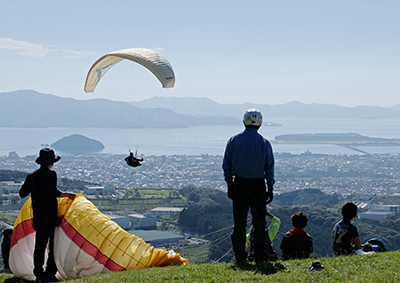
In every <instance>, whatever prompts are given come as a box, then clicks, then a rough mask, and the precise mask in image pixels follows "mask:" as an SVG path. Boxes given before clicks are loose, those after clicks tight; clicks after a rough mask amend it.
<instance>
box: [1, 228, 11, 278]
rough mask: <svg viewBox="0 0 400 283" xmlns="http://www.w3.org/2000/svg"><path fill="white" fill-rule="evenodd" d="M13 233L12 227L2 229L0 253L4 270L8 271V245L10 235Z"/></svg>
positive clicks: (9, 245) (9, 244)
mask: <svg viewBox="0 0 400 283" xmlns="http://www.w3.org/2000/svg"><path fill="white" fill-rule="evenodd" d="M12 234H13V229H5V230H4V231H3V242H2V243H1V255H2V257H3V263H4V269H5V271H6V272H10V273H11V270H10V266H9V263H8V262H9V258H10V247H11V237H12Z"/></svg>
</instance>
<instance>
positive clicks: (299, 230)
mask: <svg viewBox="0 0 400 283" xmlns="http://www.w3.org/2000/svg"><path fill="white" fill-rule="evenodd" d="M307 222H308V218H307V215H306V214H305V213H304V212H301V211H298V212H296V213H295V214H293V215H292V226H293V230H290V231H288V232H286V234H285V236H283V239H282V243H281V246H280V248H281V251H282V258H281V259H282V260H288V259H298V258H309V257H310V254H311V253H312V252H313V239H312V237H311V236H310V235H308V233H307V232H305V231H304V228H306V227H307Z"/></svg>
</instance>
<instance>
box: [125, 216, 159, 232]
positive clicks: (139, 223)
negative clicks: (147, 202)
mask: <svg viewBox="0 0 400 283" xmlns="http://www.w3.org/2000/svg"><path fill="white" fill-rule="evenodd" d="M128 217H129V219H130V221H131V227H133V228H135V229H142V230H151V229H156V226H157V218H155V217H154V216H153V214H151V213H145V214H139V213H132V214H128Z"/></svg>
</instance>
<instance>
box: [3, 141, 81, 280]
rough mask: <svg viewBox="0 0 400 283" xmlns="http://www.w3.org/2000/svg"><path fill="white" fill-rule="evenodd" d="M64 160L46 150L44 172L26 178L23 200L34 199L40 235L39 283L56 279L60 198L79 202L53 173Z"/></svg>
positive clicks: (41, 161) (36, 260)
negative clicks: (29, 196) (62, 190)
mask: <svg viewBox="0 0 400 283" xmlns="http://www.w3.org/2000/svg"><path fill="white" fill-rule="evenodd" d="M60 159H61V157H60V156H59V155H56V154H55V152H54V150H53V149H51V148H49V147H45V148H42V149H41V150H40V152H39V157H38V158H36V163H37V164H39V165H40V168H39V169H37V170H36V171H34V172H32V173H29V174H28V176H26V179H25V182H24V184H23V185H22V186H21V189H20V191H19V196H20V197H21V198H25V197H27V196H28V195H29V194H30V195H31V198H32V210H33V228H34V229H35V231H36V242H35V251H34V253H33V263H34V269H33V274H34V275H35V276H36V281H46V280H47V281H49V280H51V279H54V278H55V275H56V273H57V267H56V264H55V262H54V229H55V227H56V222H57V210H58V202H57V198H59V197H68V198H70V199H74V198H75V194H73V193H64V192H61V191H60V190H58V188H57V173H56V172H55V171H53V170H50V168H51V167H53V164H54V163H55V162H57V161H59V160H60ZM49 240H50V243H49V254H48V258H47V263H46V272H43V264H44V259H45V251H46V246H47V242H48V241H49ZM11 268H12V267H11Z"/></svg>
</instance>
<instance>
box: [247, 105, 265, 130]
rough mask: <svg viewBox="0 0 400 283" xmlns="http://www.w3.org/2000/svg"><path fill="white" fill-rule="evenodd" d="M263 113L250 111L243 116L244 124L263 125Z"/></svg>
mask: <svg viewBox="0 0 400 283" xmlns="http://www.w3.org/2000/svg"><path fill="white" fill-rule="evenodd" d="M262 119H263V118H262V115H261V112H260V111H258V110H257V109H249V110H247V111H246V113H244V115H243V123H244V125H245V126H251V125H253V126H258V127H259V126H261V124H262Z"/></svg>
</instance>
